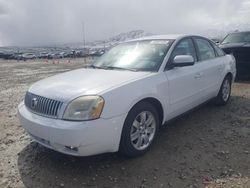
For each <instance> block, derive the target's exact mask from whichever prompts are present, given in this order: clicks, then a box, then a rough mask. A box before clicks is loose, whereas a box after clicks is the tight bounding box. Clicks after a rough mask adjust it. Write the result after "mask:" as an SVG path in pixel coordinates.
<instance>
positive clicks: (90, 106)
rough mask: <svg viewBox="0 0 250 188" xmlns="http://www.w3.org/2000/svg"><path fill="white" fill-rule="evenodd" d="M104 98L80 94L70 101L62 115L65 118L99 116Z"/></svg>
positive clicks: (78, 119)
mask: <svg viewBox="0 0 250 188" xmlns="http://www.w3.org/2000/svg"><path fill="white" fill-rule="evenodd" d="M103 106H104V99H103V98H102V97H100V96H82V97H79V98H76V99H75V100H73V101H71V102H70V103H69V104H68V106H67V108H66V110H65V112H64V115H63V119H65V120H75V121H84V120H93V119H97V118H99V117H100V116H101V113H102V109H103Z"/></svg>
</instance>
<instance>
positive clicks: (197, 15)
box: [0, 0, 250, 46]
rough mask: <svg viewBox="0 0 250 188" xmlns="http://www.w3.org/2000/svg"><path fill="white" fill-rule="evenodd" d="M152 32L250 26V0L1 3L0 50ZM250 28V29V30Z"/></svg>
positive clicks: (18, 0)
mask: <svg viewBox="0 0 250 188" xmlns="http://www.w3.org/2000/svg"><path fill="white" fill-rule="evenodd" d="M83 22H84V23H85V24H84V25H85V32H86V39H87V41H93V40H97V39H105V38H108V37H111V36H113V35H115V34H119V33H121V32H127V31H130V30H135V29H142V30H145V31H146V32H149V33H156V34H167V33H195V34H200V33H202V34H206V33H211V32H214V31H215V30H227V29H229V28H230V29H232V30H234V29H237V27H238V26H244V27H245V25H247V24H248V22H250V0H0V46H4V45H19V46H23V45H26V46H30V45H46V44H59V43H68V42H79V41H82V38H83V37H82V36H83V34H82V33H83V32H82V30H83V29H82V25H83V24H82V23H83ZM249 29H250V28H249Z"/></svg>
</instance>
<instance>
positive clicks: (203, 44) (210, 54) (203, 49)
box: [195, 39, 216, 61]
mask: <svg viewBox="0 0 250 188" xmlns="http://www.w3.org/2000/svg"><path fill="white" fill-rule="evenodd" d="M195 42H196V45H197V48H198V57H199V60H200V61H205V60H208V59H213V58H215V57H216V56H215V52H214V48H213V47H212V45H211V44H210V43H209V42H208V41H207V40H205V39H195Z"/></svg>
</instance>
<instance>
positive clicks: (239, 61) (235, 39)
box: [220, 31, 250, 79]
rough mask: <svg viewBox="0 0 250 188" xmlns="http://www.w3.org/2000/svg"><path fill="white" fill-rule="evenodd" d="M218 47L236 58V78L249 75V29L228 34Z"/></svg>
mask: <svg viewBox="0 0 250 188" xmlns="http://www.w3.org/2000/svg"><path fill="white" fill-rule="evenodd" d="M220 47H221V48H222V49H223V50H224V52H225V53H227V54H233V55H234V57H235V59H236V67H237V78H238V79H242V78H249V77H250V31H249V32H235V33H230V34H228V35H227V36H226V37H225V39H224V40H223V41H222V43H221V45H220Z"/></svg>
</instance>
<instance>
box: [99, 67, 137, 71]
mask: <svg viewBox="0 0 250 188" xmlns="http://www.w3.org/2000/svg"><path fill="white" fill-rule="evenodd" d="M103 68H104V69H110V70H114V69H118V70H128V71H133V72H136V71H137V70H136V69H131V68H124V67H113V66H107V67H103Z"/></svg>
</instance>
